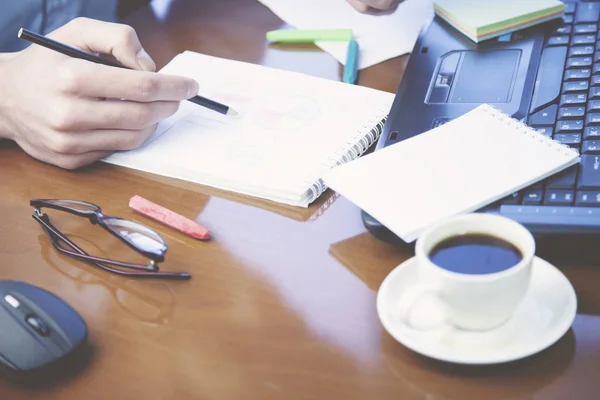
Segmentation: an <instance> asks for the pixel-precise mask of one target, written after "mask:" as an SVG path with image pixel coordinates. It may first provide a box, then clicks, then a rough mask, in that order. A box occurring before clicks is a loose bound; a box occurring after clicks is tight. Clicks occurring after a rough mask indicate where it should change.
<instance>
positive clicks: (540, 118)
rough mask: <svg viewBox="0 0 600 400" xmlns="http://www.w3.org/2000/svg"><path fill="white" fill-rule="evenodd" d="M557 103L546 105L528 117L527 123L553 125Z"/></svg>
mask: <svg viewBox="0 0 600 400" xmlns="http://www.w3.org/2000/svg"><path fill="white" fill-rule="evenodd" d="M556 109H557V105H556V104H553V105H551V106H549V107H546V108H544V109H542V110H540V111H538V112H536V113H535V114H532V115H531V116H530V117H529V125H554V123H555V122H556Z"/></svg>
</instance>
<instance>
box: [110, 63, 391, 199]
mask: <svg viewBox="0 0 600 400" xmlns="http://www.w3.org/2000/svg"><path fill="white" fill-rule="evenodd" d="M161 73H167V74H176V75H184V76H188V77H191V78H193V79H195V80H197V81H198V83H199V85H200V93H201V94H202V95H203V96H206V97H209V98H211V99H214V100H216V101H219V102H222V103H225V104H227V105H229V106H230V107H232V108H233V109H235V110H236V111H237V112H238V113H239V114H238V115H237V116H235V117H232V116H223V115H221V114H218V113H216V112H214V111H211V110H208V109H205V108H203V107H200V106H197V105H195V104H192V103H189V102H184V103H182V104H181V106H180V109H179V110H178V111H177V113H176V114H175V115H173V116H172V117H170V118H168V119H166V120H164V121H162V122H161V123H160V124H159V125H158V127H157V129H156V131H155V132H154V134H153V135H152V136H151V137H150V139H149V140H147V141H146V143H145V144H143V145H142V146H140V147H139V148H137V149H135V150H132V151H125V152H117V153H114V154H112V155H111V156H109V157H107V158H105V159H104V160H103V161H105V162H107V163H111V164H116V165H121V166H124V167H128V168H133V169H137V170H141V171H146V172H150V173H154V174H159V175H163V176H168V177H172V178H178V179H183V180H186V181H190V182H195V183H199V184H203V185H208V186H211V187H215V188H219V189H224V190H228V191H232V192H236V193H241V194H245V195H249V196H255V197H258V198H263V199H267V200H272V201H275V202H278V203H283V204H289V205H295V206H301V207H307V206H308V205H309V204H310V203H312V202H313V201H314V200H316V199H317V198H318V197H319V196H320V195H321V194H322V193H323V192H324V191H325V189H326V186H325V184H324V183H323V180H322V176H323V174H324V173H325V172H326V171H327V170H329V169H331V168H332V167H334V166H336V165H339V164H341V163H345V162H347V161H351V160H353V159H356V158H357V157H359V156H360V155H361V154H362V153H363V152H365V151H366V150H367V149H368V148H369V147H370V146H371V145H372V144H373V143H374V142H375V141H376V140H377V139H378V137H379V135H380V133H381V130H382V129H383V125H384V123H385V119H386V117H387V114H388V112H389V109H390V107H391V104H392V102H393V99H394V95H393V94H392V93H388V92H383V91H379V90H375V89H369V88H366V87H361V86H355V85H349V84H345V83H341V82H337V81H332V80H328V79H322V78H317V77H314V76H310V75H306V74H302V73H297V72H291V71H286V70H281V69H276V68H271V67H266V66H261V65H256V64H250V63H245V62H240V61H234V60H230V59H225V58H218V57H212V56H208V55H204V54H199V53H194V52H189V51H187V52H184V53H182V54H179V55H177V56H176V57H175V58H174V59H173V60H172V61H171V62H170V63H169V64H167V65H166V66H165V68H163V69H162V70H161Z"/></svg>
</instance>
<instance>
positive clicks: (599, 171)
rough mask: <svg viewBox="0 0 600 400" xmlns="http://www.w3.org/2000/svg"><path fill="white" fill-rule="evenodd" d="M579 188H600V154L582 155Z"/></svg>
mask: <svg viewBox="0 0 600 400" xmlns="http://www.w3.org/2000/svg"><path fill="white" fill-rule="evenodd" d="M577 189H600V155H593V154H583V155H582V156H581V162H580V163H579V178H578V179H577Z"/></svg>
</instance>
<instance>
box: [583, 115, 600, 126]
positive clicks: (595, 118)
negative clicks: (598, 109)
mask: <svg viewBox="0 0 600 400" xmlns="http://www.w3.org/2000/svg"><path fill="white" fill-rule="evenodd" d="M588 125H600V113H589V114H588V115H587V117H585V126H588Z"/></svg>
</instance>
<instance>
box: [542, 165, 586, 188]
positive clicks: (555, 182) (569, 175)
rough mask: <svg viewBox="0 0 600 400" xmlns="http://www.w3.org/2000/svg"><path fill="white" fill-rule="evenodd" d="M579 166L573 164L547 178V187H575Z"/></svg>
mask: <svg viewBox="0 0 600 400" xmlns="http://www.w3.org/2000/svg"><path fill="white" fill-rule="evenodd" d="M577 170H578V166H577V165H573V166H572V167H569V168H567V169H565V170H562V171H560V172H559V173H558V174H555V175H552V176H551V177H550V178H548V179H547V180H546V188H547V189H575V182H576V181H577Z"/></svg>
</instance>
